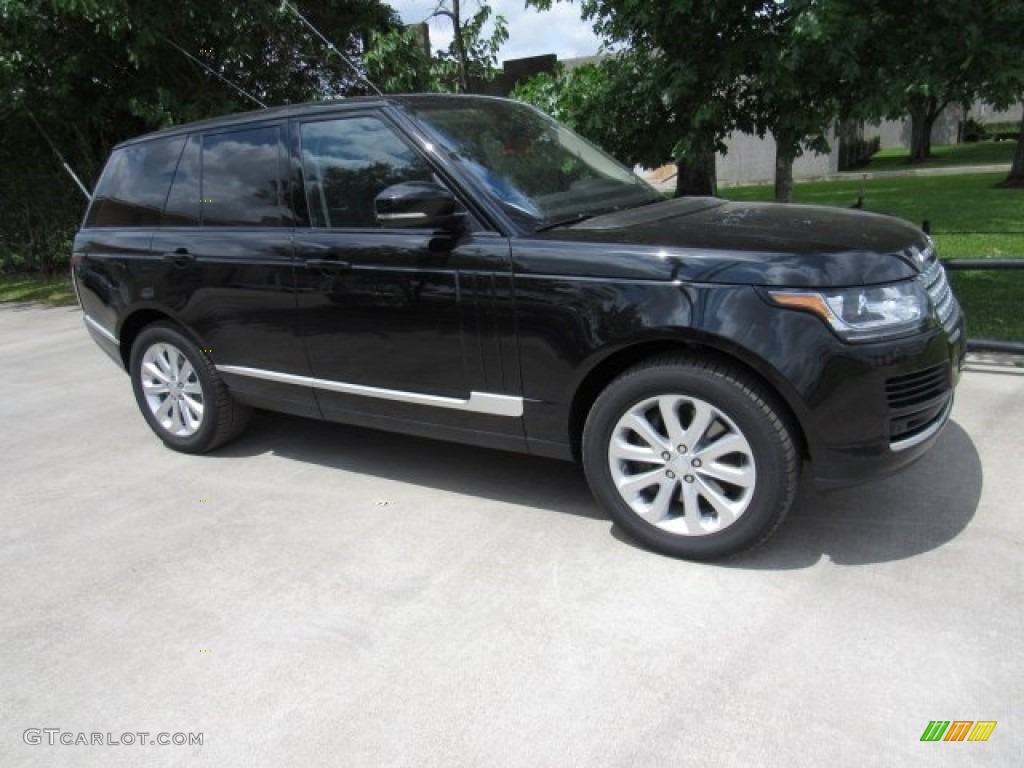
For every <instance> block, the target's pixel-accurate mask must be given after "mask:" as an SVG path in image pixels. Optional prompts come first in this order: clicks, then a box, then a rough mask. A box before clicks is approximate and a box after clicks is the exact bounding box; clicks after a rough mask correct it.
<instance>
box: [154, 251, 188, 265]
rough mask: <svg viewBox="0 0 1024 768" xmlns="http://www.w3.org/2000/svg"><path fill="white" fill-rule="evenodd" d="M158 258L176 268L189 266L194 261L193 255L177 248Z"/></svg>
mask: <svg viewBox="0 0 1024 768" xmlns="http://www.w3.org/2000/svg"><path fill="white" fill-rule="evenodd" d="M160 258H162V259H163V260H164V261H169V262H171V263H172V264H174V266H176V267H184V266H185V265H186V264H191V263H192V262H193V261H195V260H196V257H195V254H192V253H189V252H188V248H178V249H177V250H174V251H168V252H167V253H165V254H163V255H162V256H161V257H160Z"/></svg>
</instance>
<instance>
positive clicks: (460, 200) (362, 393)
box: [72, 95, 965, 560]
mask: <svg viewBox="0 0 1024 768" xmlns="http://www.w3.org/2000/svg"><path fill="white" fill-rule="evenodd" d="M72 272H73V276H74V281H75V286H76V290H77V293H78V298H79V301H80V303H81V306H82V309H83V312H84V317H85V325H86V327H87V329H88V332H89V333H90V334H91V335H92V337H93V339H94V340H95V341H96V343H97V344H98V345H99V346H100V347H101V348H102V349H103V350H104V351H105V352H106V353H107V354H108V355H109V356H110V357H111V358H113V360H114V361H115V362H116V363H117V364H118V365H120V366H122V367H123V368H124V369H125V370H126V371H127V372H128V374H129V377H130V380H131V385H132V387H133V390H134V393H135V398H136V400H137V402H138V406H139V409H140V411H141V413H142V416H143V417H144V418H145V420H146V422H147V423H148V424H149V426H150V428H151V429H152V430H153V432H155V433H156V435H157V437H158V438H159V439H160V440H162V441H163V442H164V443H165V444H166V445H167V446H169V447H170V448H173V449H175V450H178V451H185V452H189V453H202V452H206V451H210V450H213V449H215V448H217V447H218V446H220V445H222V444H224V443H225V442H227V441H228V440H231V439H233V438H235V437H236V436H238V435H239V434H240V433H241V432H242V430H243V429H244V427H245V425H246V423H247V420H248V417H249V414H250V413H251V411H252V409H254V408H263V409H271V410H275V411H282V412H285V413H289V414H296V415H299V416H305V417H311V418H317V419H326V420H330V421H336V422H344V423H348V424H355V425H362V426H368V427H375V428H380V429H387V430H394V431H398V432H403V433H408V434H414V435H421V436H426V437H433V438H441V439H447V440H455V441H461V442H465V443H472V444H476V445H480V446H486V447H489V448H498V449H505V450H510V451H519V452H524V453H530V454H535V455H538V456H544V457H550V458H552V459H564V460H576V461H578V462H580V463H581V464H582V466H583V470H584V472H585V474H586V478H587V480H588V483H589V485H590V487H591V489H592V491H593V493H594V495H595V497H596V499H597V500H598V501H599V502H600V504H601V505H602V506H603V507H604V508H605V509H606V510H607V512H608V514H609V515H610V516H611V517H612V519H613V520H614V521H615V523H616V524H617V525H618V526H620V527H621V528H622V529H623V530H624V531H625V532H627V533H628V534H629V535H630V536H632V537H633V538H634V539H635V540H637V541H639V542H640V543H642V544H643V545H645V546H646V547H648V548H650V549H653V550H655V551H658V552H661V553H664V554H668V555H672V556H676V557H683V558H690V559H697V560H707V559H713V558H717V557H721V556H725V555H729V554H733V553H736V552H739V551H742V550H745V549H748V548H750V547H752V546H754V545H757V544H759V543H760V542H761V541H763V540H764V539H765V538H766V537H767V536H768V535H769V534H770V533H771V532H772V531H773V530H774V529H775V528H776V527H777V526H778V525H779V524H780V522H781V521H782V519H783V518H784V516H785V515H786V512H787V511H788V510H789V508H790V507H791V505H792V504H793V500H794V497H795V494H796V490H797V487H798V483H799V482H803V481H804V479H805V478H806V479H807V480H809V481H811V482H815V483H816V484H818V485H819V486H821V487H826V488H827V487H840V486H844V485H849V484H853V483H858V482H861V481H864V480H867V479H870V478H874V477H879V476H882V475H885V474H888V473H891V472H894V471H896V470H899V469H900V468H902V467H904V466H906V465H908V464H910V463H911V462H913V461H914V460H916V459H918V458H919V457H920V456H922V455H923V454H924V453H925V452H926V451H927V450H928V448H929V447H930V446H931V445H932V444H933V443H934V441H935V440H936V438H937V436H938V435H939V433H940V431H941V429H942V427H943V425H944V424H945V423H946V421H947V419H948V418H949V415H950V410H951V408H952V403H953V389H954V386H955V384H956V381H957V378H958V375H959V371H960V367H961V365H962V361H963V356H964V350H965V333H964V321H963V318H962V315H961V312H960V310H959V307H958V305H957V302H956V300H955V298H954V297H953V295H952V293H951V291H950V288H949V285H948V284H947V281H946V277H945V273H944V271H943V268H942V266H941V264H940V263H939V261H938V260H937V258H936V253H935V248H934V246H933V244H932V242H931V241H930V239H929V238H928V237H927V236H926V235H925V234H924V233H922V232H921V231H920V230H919V229H918V228H916V227H914V226H912V225H910V224H908V223H905V222H903V221H900V220H897V219H894V218H889V217H884V216H880V215H876V214H870V213H865V212H860V211H850V210H839V209H831V208H824V207H810V206H799V205H786V206H782V205H773V204H740V203H731V202H727V201H725V200H721V199H717V198H707V197H705V198H681V199H675V200H666V199H665V198H664V197H663V196H662V195H660V194H659V193H658V192H657V191H655V190H654V189H652V188H651V187H649V186H648V185H647V184H645V183H644V182H643V181H642V180H640V179H639V178H638V177H637V176H635V175H634V174H633V173H632V172H631V171H630V170H628V169H626V168H624V167H623V166H621V165H619V164H618V163H617V162H616V161H614V160H613V159H611V158H610V157H608V156H607V155H606V154H604V153H602V152H601V151H600V150H598V149H597V148H595V147H594V146H592V145H591V144H589V143H587V142H586V141H584V140H583V139H581V138H580V137H578V136H576V135H575V134H573V133H572V132H571V131H569V130H568V129H566V128H565V127H563V126H561V125H559V124H558V123H557V122H555V121H553V120H551V119H550V118H548V117H547V116H545V115H543V114H542V113H540V112H538V111H536V110H534V109H533V108H531V107H528V106H526V105H523V104H519V103H516V102H513V101H508V100H503V99H494V98H487V97H475V96H442V95H412V96H399V97H386V98H385V97H381V98H363V99H350V100H345V101H340V102H323V103H315V104H307V105H299V106H288V107H282V108H275V109H267V110H263V111H258V112H251V113H247V114H242V115H235V116H230V117H225V118H219V119H215V120H209V121H204V122H198V123H193V124H190V125H182V126H178V127H175V128H171V129H169V130H164V131H160V132H157V133H154V134H150V135H147V136H142V137H139V138H137V139H133V140H130V141H126V142H124V143H122V144H120V145H119V146H117V147H116V148H115V149H114V150H113V152H112V154H111V157H110V159H109V161H108V163H107V165H106V167H105V169H104V171H103V173H102V175H101V177H100V179H99V181H98V182H97V185H96V189H95V192H94V195H93V199H92V202H91V203H90V205H89V207H88V210H87V212H86V215H85V219H84V222H83V224H82V226H81V229H80V231H79V232H78V233H77V236H76V238H75V241H74V248H73V255H72Z"/></svg>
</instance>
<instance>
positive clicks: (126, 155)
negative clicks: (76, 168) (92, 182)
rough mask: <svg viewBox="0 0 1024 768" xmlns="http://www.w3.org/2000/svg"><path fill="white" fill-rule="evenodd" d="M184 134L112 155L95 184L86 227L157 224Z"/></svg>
mask: <svg viewBox="0 0 1024 768" xmlns="http://www.w3.org/2000/svg"><path fill="white" fill-rule="evenodd" d="M184 145H185V137H184V136H174V137H171V138H167V139H154V140H151V141H146V142H142V143H140V144H132V145H130V146H127V147H122V148H121V149H117V150H115V151H114V154H113V155H111V157H110V160H109V162H108V163H107V167H106V168H105V169H104V171H103V175H102V176H101V177H100V181H99V183H98V184H97V185H96V191H95V193H94V194H93V201H92V205H91V206H89V213H88V215H87V216H86V219H85V226H87V227H153V226H157V225H158V224H160V218H161V212H162V211H163V207H164V201H165V200H166V199H167V191H168V189H170V186H171V179H173V178H174V171H175V168H177V166H178V158H179V157H180V156H181V149H182V147H183V146H184Z"/></svg>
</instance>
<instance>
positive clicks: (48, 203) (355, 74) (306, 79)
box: [0, 0, 398, 266]
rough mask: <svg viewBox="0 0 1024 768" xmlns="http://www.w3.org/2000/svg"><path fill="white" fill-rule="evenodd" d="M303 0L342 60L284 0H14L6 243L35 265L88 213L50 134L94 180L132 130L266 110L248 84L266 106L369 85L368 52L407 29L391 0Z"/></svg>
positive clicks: (2, 108) (1, 53)
mask: <svg viewBox="0 0 1024 768" xmlns="http://www.w3.org/2000/svg"><path fill="white" fill-rule="evenodd" d="M302 6H303V7H302V13H303V14H304V15H305V16H306V17H307V18H309V19H310V20H311V21H312V22H313V23H314V24H315V25H316V26H317V27H318V28H319V29H320V30H321V31H322V32H323V34H325V35H326V36H327V37H328V38H329V39H330V40H332V41H333V42H334V44H335V45H336V46H337V50H338V55H335V54H334V53H333V52H332V51H331V50H329V49H327V48H325V46H323V44H322V43H321V42H320V41H319V40H318V39H316V37H315V36H313V35H312V34H311V33H310V31H309V30H308V29H307V28H306V27H305V26H304V25H303V24H302V23H301V22H300V21H299V19H298V18H297V17H296V15H295V14H294V13H292V12H289V11H287V10H286V11H285V12H282V11H281V10H280V7H279V6H278V5H277V4H276V3H270V2H266V3H263V2H261V3H248V2H240V1H239V0H226V1H225V2H217V3H195V2H189V3H166V2H162V1H158V0H0V29H2V30H3V32H2V34H0V117H2V118H3V119H4V122H5V126H4V142H3V143H2V144H0V163H2V168H3V173H4V176H5V184H4V187H3V190H4V191H3V192H0V237H2V241H3V244H2V245H3V247H4V248H5V249H6V250H8V251H16V252H18V255H19V258H22V259H25V260H26V261H27V263H28V265H29V266H34V265H36V264H42V263H49V262H48V261H46V260H48V259H52V258H53V254H54V252H55V251H56V250H57V248H60V249H63V245H60V241H61V238H64V237H66V235H67V233H68V232H69V231H70V230H71V229H73V227H74V225H75V222H76V221H77V220H78V219H79V217H80V213H81V200H80V199H78V200H77V201H75V198H74V197H73V196H72V197H69V198H68V199H67V200H65V199H64V196H63V193H61V195H60V196H59V202H60V205H59V206H56V207H55V206H54V205H53V196H54V193H53V192H51V191H50V190H51V189H59V190H64V189H70V190H71V192H72V195H77V192H74V189H73V187H71V186H70V182H69V181H68V180H67V179H65V178H63V176H61V174H62V173H63V171H61V169H60V166H59V164H58V163H57V162H56V161H55V159H54V157H53V154H52V151H51V149H50V148H49V146H48V145H47V143H46V141H45V140H44V139H43V138H42V133H43V132H45V134H46V135H47V136H49V137H51V138H52V139H53V142H54V144H56V145H57V146H58V147H60V148H61V151H62V152H63V153H64V154H65V155H66V156H67V158H68V160H69V162H70V164H71V165H72V166H73V167H75V168H76V169H78V171H79V173H80V175H81V176H82V177H83V178H84V180H85V181H86V183H87V184H90V183H91V182H93V181H95V178H96V176H97V175H98V173H99V170H100V168H101V167H102V165H103V162H104V160H105V159H106V157H107V155H108V153H109V150H110V147H111V145H112V144H114V143H116V142H118V141H120V140H122V139H124V138H127V137H129V136H133V135H137V134H139V133H144V132H146V131H149V130H153V129H156V128H160V127H163V126H166V125H170V124H174V123H181V122H185V121H188V120H192V119H197V118H200V117H206V116H210V115H216V114H222V113H224V112H232V111H239V110H243V109H252V108H253V107H254V106H255V104H254V103H253V102H252V101H250V100H249V98H248V97H246V96H243V95H242V94H241V93H240V90H244V91H246V92H248V93H250V94H252V96H253V97H255V99H257V100H259V101H261V102H263V103H265V104H282V103H288V102H294V101H306V100H309V99H313V98H324V97H329V96H341V95H345V94H350V93H352V94H355V93H364V92H366V91H367V90H368V86H367V84H366V82H365V80H364V79H363V73H362V72H361V70H360V63H359V62H360V58H361V53H362V51H363V50H364V48H365V41H366V38H367V37H368V35H369V34H370V33H371V32H372V31H374V30H382V29H388V28H392V27H395V26H398V19H397V16H395V14H394V12H393V11H392V9H391V8H389V7H388V6H386V5H384V4H383V3H382V2H380V1H379V0H303V3H302ZM190 57H191V58H190ZM345 59H348V61H349V62H352V63H354V64H355V68H353V66H352V65H351V64H349V63H346V61H345ZM197 62H202V64H203V65H204V66H206V67H208V68H209V69H211V70H212V71H214V72H216V73H217V75H219V76H221V77H223V78H224V79H225V80H227V81H230V82H232V83H234V84H236V85H237V86H238V88H239V89H240V90H235V89H234V88H233V87H232V86H230V85H227V84H225V82H224V81H222V80H219V79H217V77H215V76H213V75H211V74H210V73H209V72H207V71H205V70H204V69H203V66H201V65H200V64H199V63H197ZM30 112H31V115H33V116H34V117H35V119H36V120H37V121H38V127H37V126H36V125H35V124H34V123H33V122H32V119H31V117H30ZM14 190H18V191H19V192H18V194H23V195H25V199H23V200H21V201H20V202H18V203H17V204H16V205H14V206H12V208H13V209H14V210H21V209H24V211H23V212H22V213H20V214H18V216H17V218H16V219H12V217H11V215H9V214H8V213H7V210H8V206H7V202H8V197H13V196H14V195H15V192H14ZM32 190H34V191H35V192H34V194H31V193H30V192H31V191H32ZM44 190H45V191H46V194H41V193H42V192H43V191H44ZM29 211H31V215H30V214H29ZM10 261H11V262H12V263H13V259H11V260H10Z"/></svg>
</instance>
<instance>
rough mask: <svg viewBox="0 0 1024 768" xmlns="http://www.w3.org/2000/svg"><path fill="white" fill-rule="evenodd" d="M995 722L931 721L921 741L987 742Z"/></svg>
mask: <svg viewBox="0 0 1024 768" xmlns="http://www.w3.org/2000/svg"><path fill="white" fill-rule="evenodd" d="M996 722H997V721H995V720H978V721H974V720H954V721H953V722H950V721H949V720H931V721H929V723H928V727H927V728H925V729H924V733H923V734H921V741H988V737H989V736H991V735H992V731H994V730H995V728H996Z"/></svg>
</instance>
